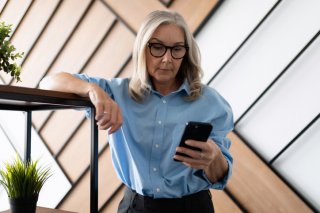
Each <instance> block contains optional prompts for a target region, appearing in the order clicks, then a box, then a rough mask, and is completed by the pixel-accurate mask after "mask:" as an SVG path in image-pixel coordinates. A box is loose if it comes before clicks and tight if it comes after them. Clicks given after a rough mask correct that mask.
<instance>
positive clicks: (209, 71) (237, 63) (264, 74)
mask: <svg viewBox="0 0 320 213" xmlns="http://www.w3.org/2000/svg"><path fill="white" fill-rule="evenodd" d="M276 4H277V1H274V0H262V1H255V0H241V1H225V2H224V3H223V4H222V6H221V7H220V8H219V9H218V10H217V12H216V13H215V14H214V16H212V18H211V19H210V20H209V21H208V23H207V24H206V25H205V26H204V28H203V29H202V30H201V31H200V33H199V34H198V35H197V38H196V39H197V41H198V42H199V46H200V49H201V52H202V54H203V55H202V64H203V68H204V72H205V75H204V79H203V82H204V83H209V85H210V86H212V87H214V88H216V89H217V90H218V91H219V92H220V93H221V94H222V95H223V96H224V97H225V98H226V99H227V100H228V101H229V103H230V104H231V106H232V108H233V110H234V115H235V120H236V121H237V123H236V124H237V125H236V127H235V130H236V132H237V133H239V134H240V135H241V136H242V137H243V138H244V139H245V140H246V142H247V143H248V144H249V145H250V146H251V147H253V148H254V149H255V150H256V151H257V152H258V153H259V155H261V156H262V157H263V158H264V160H265V161H266V162H270V160H271V159H273V158H274V157H275V156H276V155H277V154H278V153H279V152H280V151H281V150H282V149H283V148H284V147H285V146H286V145H287V144H288V143H290V142H291V141H292V140H293V139H294V138H295V137H296V136H297V135H298V134H299V133H300V132H301V131H302V130H303V129H304V128H305V127H306V126H308V124H309V123H310V121H311V120H313V119H314V118H315V117H317V116H319V112H320V95H319V91H320V83H319V80H320V60H319V59H320V37H319V35H317V33H318V34H319V29H320V21H319V20H320V13H319V8H320V1H318V0H306V1H300V0H285V1H281V2H280V3H279V4H277V5H276ZM273 6H275V8H274V10H272V11H271V12H270V13H269V14H268V12H269V11H270V9H271V8H272V7H273ZM267 14H268V15H267ZM265 16H266V18H265V19H264V20H263V21H262V22H261V24H260V25H259V23H260V21H261V20H262V19H263V17H265ZM255 28H256V30H255V31H253V30H254V29H255ZM315 35H317V37H315ZM313 37H315V39H314V41H313V42H312V43H311V44H310V45H307V44H308V43H309V42H310V41H311V39H312V38H313ZM238 48H239V49H238ZM304 48H305V49H304ZM300 52H301V54H299V53H300ZM297 56H298V57H297ZM291 62H292V63H291ZM213 76H215V77H214V79H212V77H213ZM279 76H280V77H279ZM277 77H279V78H277ZM318 120H319V119H318ZM319 122H320V121H317V122H316V123H315V124H313V125H311V126H310V127H309V128H308V129H307V130H306V132H305V133H304V134H301V135H300V136H299V137H298V138H297V139H296V140H294V144H293V145H292V146H290V147H289V148H288V149H287V150H286V151H285V152H283V154H282V155H280V157H279V158H277V159H276V160H275V161H274V162H273V164H272V165H271V164H270V166H273V167H274V168H275V169H276V170H278V171H279V173H280V174H281V175H282V176H283V177H284V178H285V179H286V180H287V181H288V182H289V183H290V184H291V185H292V186H293V187H294V188H295V189H296V190H297V191H298V192H299V193H301V194H302V195H303V197H305V198H306V199H307V200H308V201H309V202H310V203H312V205H313V206H314V207H316V208H317V209H318V210H319V211H320V200H319V197H320V184H319V182H318V181H317V180H320V170H319V169H317V168H318V166H317V162H320V155H317V154H316V153H319V152H320V143H319V142H320V134H319V132H320V131H319V130H320V126H319Z"/></svg>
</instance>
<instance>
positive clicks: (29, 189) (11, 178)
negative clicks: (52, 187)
mask: <svg viewBox="0 0 320 213" xmlns="http://www.w3.org/2000/svg"><path fill="white" fill-rule="evenodd" d="M51 175H52V174H51V172H50V168H48V167H38V160H36V161H28V162H27V163H24V162H23V161H22V160H21V159H20V158H19V156H17V157H16V159H15V160H14V162H13V163H8V162H7V163H5V167H4V169H3V170H0V176H1V180H0V185H2V186H3V188H4V189H5V190H6V192H7V195H8V197H9V198H26V197H32V196H35V195H38V194H39V192H40V190H41V188H42V186H43V184H44V183H45V182H46V181H47V179H48V178H49V177H51Z"/></svg>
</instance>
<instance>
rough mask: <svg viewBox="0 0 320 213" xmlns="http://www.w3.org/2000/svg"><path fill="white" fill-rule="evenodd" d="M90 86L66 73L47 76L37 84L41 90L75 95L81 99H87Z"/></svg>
mask: <svg viewBox="0 0 320 213" xmlns="http://www.w3.org/2000/svg"><path fill="white" fill-rule="evenodd" d="M90 86H91V84H90V83H88V82H86V81H83V80H81V79H78V78H76V77H74V76H73V75H72V74H70V73H66V72H60V73H57V74H54V75H51V76H47V77H45V78H44V79H42V80H41V82H40V84H39V87H40V88H41V89H47V90H55V91H60V92H69V93H75V94H77V95H80V96H83V97H88V94H89V90H90Z"/></svg>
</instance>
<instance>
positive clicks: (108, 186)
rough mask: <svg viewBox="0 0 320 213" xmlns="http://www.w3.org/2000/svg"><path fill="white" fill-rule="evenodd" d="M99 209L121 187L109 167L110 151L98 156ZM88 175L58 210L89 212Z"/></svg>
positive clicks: (88, 174)
mask: <svg viewBox="0 0 320 213" xmlns="http://www.w3.org/2000/svg"><path fill="white" fill-rule="evenodd" d="M98 179H99V199H98V201H99V208H101V207H102V206H103V204H104V203H105V202H106V201H107V200H108V198H109V197H110V196H111V195H112V194H113V192H114V191H115V190H116V189H117V188H118V187H119V186H120V185H121V183H120V181H119V179H118V178H117V176H116V174H115V172H114V170H113V169H112V165H111V158H110V150H109V149H105V150H104V151H103V152H102V154H101V155H100V156H99V178H98ZM89 188H90V173H89V171H88V172H87V173H86V174H85V175H84V176H83V178H82V179H81V180H80V182H79V183H78V184H77V185H76V186H75V187H74V188H73V189H72V191H71V192H70V194H69V195H68V196H67V197H66V199H65V200H64V201H63V203H61V205H59V207H58V208H59V209H66V210H70V211H76V212H83V213H86V212H90V211H89V207H90V199H89V197H90V193H89Z"/></svg>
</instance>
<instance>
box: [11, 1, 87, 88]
mask: <svg viewBox="0 0 320 213" xmlns="http://www.w3.org/2000/svg"><path fill="white" fill-rule="evenodd" d="M88 4H89V0H87V1H85V0H81V4H80V3H79V1H78V0H68V1H63V3H62V4H61V6H60V8H59V10H58V11H57V12H56V13H55V15H54V17H53V19H52V20H51V22H50V24H49V25H48V27H47V28H46V30H45V32H44V33H43V34H42V36H41V38H40V39H39V40H38V42H37V44H36V45H35V47H34V49H33V50H32V53H31V54H30V56H29V57H28V58H27V59H26V61H25V63H24V64H23V71H22V72H21V79H22V82H19V83H15V82H14V83H13V85H16V86H26V87H36V86H37V84H38V82H39V81H40V80H41V78H42V76H43V75H44V74H45V72H46V71H47V69H48V68H49V66H50V64H51V62H52V60H53V59H54V58H55V57H56V55H57V54H58V53H59V51H60V49H61V48H62V47H63V45H64V43H65V42H66V40H67V39H68V37H69V36H70V34H71V33H72V31H73V30H74V28H75V27H76V25H77V23H78V21H79V19H80V18H81V16H82V15H83V13H84V12H85V10H86V8H87V6H88ZM31 73H32V75H31Z"/></svg>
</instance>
